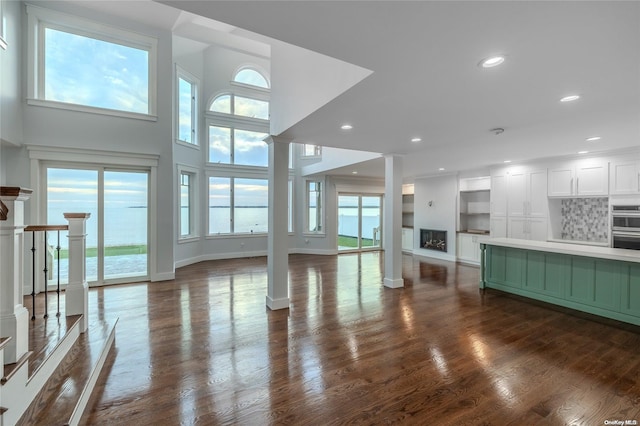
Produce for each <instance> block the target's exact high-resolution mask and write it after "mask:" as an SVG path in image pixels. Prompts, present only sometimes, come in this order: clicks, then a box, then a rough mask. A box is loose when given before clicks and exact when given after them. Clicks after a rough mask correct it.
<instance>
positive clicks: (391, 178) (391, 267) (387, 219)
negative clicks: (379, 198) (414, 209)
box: [384, 155, 404, 288]
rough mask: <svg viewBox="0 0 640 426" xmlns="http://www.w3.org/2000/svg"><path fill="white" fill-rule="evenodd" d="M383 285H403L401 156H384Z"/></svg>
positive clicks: (392, 286)
mask: <svg viewBox="0 0 640 426" xmlns="http://www.w3.org/2000/svg"><path fill="white" fill-rule="evenodd" d="M384 166H385V169H384V175H385V178H384V286H385V287H389V288H398V287H404V280H403V279H402V157H400V156H399V155H385V157H384Z"/></svg>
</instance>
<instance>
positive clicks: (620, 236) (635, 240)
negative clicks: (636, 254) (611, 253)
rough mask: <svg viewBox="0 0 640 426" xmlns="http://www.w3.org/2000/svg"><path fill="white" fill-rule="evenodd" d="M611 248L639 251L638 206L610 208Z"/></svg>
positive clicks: (639, 208) (639, 224)
mask: <svg viewBox="0 0 640 426" xmlns="http://www.w3.org/2000/svg"><path fill="white" fill-rule="evenodd" d="M611 237H612V243H611V246H612V247H615V248H625V249H631V250H640V205H629V206H626V205H613V206H611Z"/></svg>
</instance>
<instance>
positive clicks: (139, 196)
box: [46, 167, 149, 283]
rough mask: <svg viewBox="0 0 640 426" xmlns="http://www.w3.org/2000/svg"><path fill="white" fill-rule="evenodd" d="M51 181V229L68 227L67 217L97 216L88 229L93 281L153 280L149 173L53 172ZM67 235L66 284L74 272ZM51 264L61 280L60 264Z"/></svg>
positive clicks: (48, 172) (59, 169) (52, 169)
mask: <svg viewBox="0 0 640 426" xmlns="http://www.w3.org/2000/svg"><path fill="white" fill-rule="evenodd" d="M46 179H47V185H46V187H47V202H46V208H47V210H46V213H47V223H48V224H52V225H55V224H66V223H67V221H66V220H65V219H64V216H63V214H64V213H90V214H91V216H90V217H89V219H88V220H87V227H86V232H87V239H86V256H87V261H86V275H87V281H90V282H105V281H111V280H118V279H125V278H126V279H131V278H132V277H146V276H147V275H148V256H147V249H148V210H149V209H148V199H149V194H148V188H149V173H148V172H147V171H121V170H105V169H104V168H100V167H97V168H93V169H72V168H62V167H47V169H46ZM100 196H102V199H100ZM100 226H102V228H100ZM51 234H53V233H51ZM66 236H67V233H66V231H65V232H64V235H61V241H60V246H61V252H60V259H61V262H60V275H61V282H63V283H66V282H67V281H68V267H69V266H68V241H67V238H66ZM48 237H49V238H48V241H49V246H51V247H55V246H56V244H57V241H55V240H54V238H56V239H57V236H54V235H49V236H48ZM49 261H51V259H50V260H49ZM50 265H52V266H53V267H52V270H54V274H53V275H52V276H54V277H56V276H57V270H55V269H57V263H56V262H52V263H51V264H50Z"/></svg>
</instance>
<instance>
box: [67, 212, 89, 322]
mask: <svg viewBox="0 0 640 426" xmlns="http://www.w3.org/2000/svg"><path fill="white" fill-rule="evenodd" d="M89 216H91V213H65V214H64V218H65V219H67V221H68V222H69V284H67V288H66V290H65V303H66V307H65V311H66V315H67V316H69V315H82V319H81V320H80V332H82V333H84V332H85V331H87V325H88V318H89V284H87V273H86V255H85V254H86V251H85V249H86V246H87V242H86V239H87V232H86V224H87V219H89Z"/></svg>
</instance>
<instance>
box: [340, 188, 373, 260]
mask: <svg viewBox="0 0 640 426" xmlns="http://www.w3.org/2000/svg"><path fill="white" fill-rule="evenodd" d="M381 236H382V196H380V195H359V194H348V195H347V194H341V195H338V250H340V251H353V250H363V249H376V250H377V249H380V247H381V246H382V241H381Z"/></svg>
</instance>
